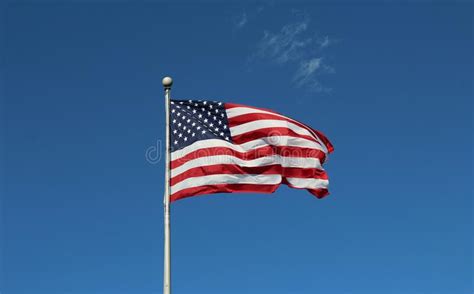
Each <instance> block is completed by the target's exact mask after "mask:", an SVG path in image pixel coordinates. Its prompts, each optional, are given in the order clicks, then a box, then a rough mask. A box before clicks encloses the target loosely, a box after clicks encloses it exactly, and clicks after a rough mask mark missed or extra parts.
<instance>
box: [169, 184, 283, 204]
mask: <svg viewBox="0 0 474 294" xmlns="http://www.w3.org/2000/svg"><path fill="white" fill-rule="evenodd" d="M278 186H279V185H253V184H219V185H206V186H199V187H194V188H188V189H184V190H181V191H179V192H176V193H174V194H172V195H171V197H170V200H171V202H173V201H176V200H178V199H183V198H187V197H191V196H196V195H202V194H214V193H273V192H275V190H276V189H277V188H278Z"/></svg>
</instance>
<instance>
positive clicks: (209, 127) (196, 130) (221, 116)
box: [170, 100, 231, 152]
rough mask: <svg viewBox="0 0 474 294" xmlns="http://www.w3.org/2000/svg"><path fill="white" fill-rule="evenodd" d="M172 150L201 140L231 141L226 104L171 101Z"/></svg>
mask: <svg viewBox="0 0 474 294" xmlns="http://www.w3.org/2000/svg"><path fill="white" fill-rule="evenodd" d="M170 103H171V104H170V149H171V152H173V151H175V150H179V149H182V148H184V147H186V146H189V145H191V144H193V143H194V142H196V141H199V140H207V139H220V140H226V141H229V142H230V141H231V137H230V131H229V125H228V123H227V114H226V111H225V107H224V103H222V102H217V101H205V100H171V102H170Z"/></svg>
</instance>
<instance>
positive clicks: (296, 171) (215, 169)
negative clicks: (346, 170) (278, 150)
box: [170, 164, 328, 186]
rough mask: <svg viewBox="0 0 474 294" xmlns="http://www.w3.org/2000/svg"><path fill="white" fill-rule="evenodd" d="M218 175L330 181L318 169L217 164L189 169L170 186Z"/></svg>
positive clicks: (277, 165)
mask: <svg viewBox="0 0 474 294" xmlns="http://www.w3.org/2000/svg"><path fill="white" fill-rule="evenodd" d="M172 173H173V171H171V174H172ZM218 174H254V175H282V176H283V177H288V178H311V179H323V180H327V179H328V176H327V174H326V172H325V171H324V170H321V169H317V168H297V167H282V166H281V165H279V164H274V165H267V166H257V167H244V166H239V165H235V164H216V165H209V166H199V167H195V168H192V169H189V170H187V171H185V172H184V173H181V174H179V175H177V176H175V177H173V178H171V182H170V185H171V186H173V185H175V184H177V183H179V182H181V181H184V180H185V179H187V178H194V177H202V176H207V175H218Z"/></svg>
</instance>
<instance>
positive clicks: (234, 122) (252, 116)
mask: <svg viewBox="0 0 474 294" xmlns="http://www.w3.org/2000/svg"><path fill="white" fill-rule="evenodd" d="M262 119H265V120H267V119H272V120H282V121H288V122H292V123H295V121H293V120H291V119H288V118H286V117H283V116H280V115H277V114H269V113H248V114H241V115H238V116H234V117H231V118H229V119H228V122H229V127H235V126H238V125H241V124H245V123H248V122H252V121H257V120H262ZM295 124H296V123H295ZM296 125H297V124H296ZM300 127H303V128H305V127H304V126H300Z"/></svg>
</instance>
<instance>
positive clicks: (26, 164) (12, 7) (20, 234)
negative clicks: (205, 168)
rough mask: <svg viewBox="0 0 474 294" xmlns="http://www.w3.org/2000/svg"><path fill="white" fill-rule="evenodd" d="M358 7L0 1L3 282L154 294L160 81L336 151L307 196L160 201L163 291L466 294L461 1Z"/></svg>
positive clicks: (467, 106)
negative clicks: (320, 139) (265, 115)
mask: <svg viewBox="0 0 474 294" xmlns="http://www.w3.org/2000/svg"><path fill="white" fill-rule="evenodd" d="M362 3H363V4H358V5H356V4H349V3H347V2H346V3H344V1H337V2H336V3H334V4H330V3H329V2H320V3H319V4H318V3H317V2H316V3H315V4H311V3H310V2H298V3H288V2H286V3H279V2H258V3H254V2H246V3H243V4H240V3H236V2H235V3H232V4H218V3H217V2H204V3H200V4H191V3H189V2H175V4H171V3H168V2H152V1H147V2H141V3H132V2H121V3H117V2H113V1H100V2H99V1H96V2H93V1H70V2H63V1H45V2H42V1H19V2H10V3H9V4H7V5H3V7H2V9H4V12H2V15H3V16H5V17H3V16H2V18H1V19H2V24H3V25H4V28H3V31H2V34H3V41H4V42H2V44H3V46H1V47H2V51H3V52H4V53H5V54H4V61H5V62H4V63H3V64H4V66H2V67H3V70H2V76H3V80H4V82H5V83H4V84H3V88H2V95H1V97H2V101H1V103H2V104H1V107H0V110H1V112H0V113H1V114H0V115H1V119H2V120H1V121H2V127H1V128H0V130H1V136H0V138H1V142H2V144H0V147H1V152H2V159H1V160H2V161H1V162H2V164H1V165H0V166H1V168H2V169H1V174H0V175H1V179H2V190H1V198H0V200H1V201H0V204H1V211H0V213H1V221H2V226H1V227H2V230H1V233H2V234H1V239H0V246H1V251H2V258H1V259H0V261H1V276H0V277H1V278H0V292H1V293H2V294H20V293H21V294H23V293H35V294H43V293H45V294H46V293H47V294H56V293H57V294H66V293H67V294H76V293H77V294H79V293H80V294H82V293H84V294H95V293H97V294H108V293H111V294H128V293H133V294H141V293H143V294H148V293H160V292H161V289H162V262H163V257H162V251H163V244H162V238H163V228H162V193H163V177H164V173H163V168H164V167H163V161H162V160H158V159H159V158H154V159H156V160H151V161H150V160H147V159H146V157H145V153H146V150H153V148H154V146H156V148H158V149H160V148H162V146H160V143H159V141H160V140H162V139H163V138H164V126H163V124H164V108H163V95H162V94H163V89H162V86H161V78H162V77H163V76H165V75H171V76H172V77H173V78H174V80H175V84H174V87H173V97H174V98H177V99H179V98H182V99H190V98H197V99H215V100H222V101H229V102H237V103H242V104H249V105H255V106H259V107H266V108H272V109H274V110H277V111H279V112H282V113H284V114H286V115H288V116H291V117H294V118H296V119H298V120H301V121H303V122H305V123H307V124H309V125H311V126H313V127H314V128H317V129H320V130H321V131H323V132H324V133H326V134H327V136H328V137H329V138H330V139H331V141H332V142H333V144H334V145H335V148H336V150H335V152H334V153H333V154H332V157H331V158H330V160H329V162H328V164H327V166H326V169H327V171H328V173H329V175H330V179H331V187H330V189H331V195H330V196H329V197H327V198H325V199H323V200H318V199H316V198H314V197H313V196H311V195H310V194H309V193H306V192H305V191H300V190H291V189H289V188H287V187H281V188H280V189H279V190H278V191H277V192H276V193H275V194H273V195H258V194H247V195H232V194H228V195H212V196H203V197H194V198H189V199H184V200H181V201H178V202H175V203H174V204H173V205H172V259H173V260H172V261H173V265H172V266H173V276H172V279H173V289H174V293H206V294H212V293H216V294H217V293H219V294H222V293H226V294H234V293H235V294H237V293H238V294H241V293H249V294H253V293H255V294H261V293H272V294H287V293H288V294H299V293H301V294H309V293H311V294H313V293H334V294H359V293H360V294H371V293H377V294H380V293H384V294H461V293H463V294H464V293H472V291H473V288H472V280H473V274H472V179H471V178H472V131H473V130H472V109H473V108H472V106H473V105H472V94H473V92H472V91H473V90H472V89H473V88H472V78H473V56H472V52H473V49H474V48H473V28H472V24H473V19H472V17H473V15H472V9H473V5H472V3H469V2H463V3H451V4H449V3H448V2H447V1H446V2H444V1H439V2H436V3H434V2H420V1H419V3H417V4H408V3H406V2H402V3H398V2H396V1H386V2H385V3H380V4H377V3H375V2H372V1H364V2H362ZM2 55H3V54H2ZM150 148H152V149H150Z"/></svg>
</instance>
